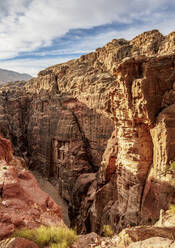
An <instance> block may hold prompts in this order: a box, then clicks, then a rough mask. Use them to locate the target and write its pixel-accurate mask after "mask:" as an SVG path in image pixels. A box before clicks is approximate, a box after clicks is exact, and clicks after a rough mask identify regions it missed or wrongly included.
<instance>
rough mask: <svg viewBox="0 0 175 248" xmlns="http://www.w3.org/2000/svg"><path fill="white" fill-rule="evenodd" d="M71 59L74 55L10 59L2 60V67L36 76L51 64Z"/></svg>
mask: <svg viewBox="0 0 175 248" xmlns="http://www.w3.org/2000/svg"><path fill="white" fill-rule="evenodd" d="M70 59H73V57H65V58H50V59H48V58H42V59H17V60H8V61H3V62H0V68H2V69H7V70H14V71H16V72H20V73H28V74H30V75H32V76H34V77H35V76H36V75H37V74H38V72H39V71H41V70H43V69H45V68H47V67H49V66H52V65H55V64H60V63H63V62H66V61H68V60H70Z"/></svg>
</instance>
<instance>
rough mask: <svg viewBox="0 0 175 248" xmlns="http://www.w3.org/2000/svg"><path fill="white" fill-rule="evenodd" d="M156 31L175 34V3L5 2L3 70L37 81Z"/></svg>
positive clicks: (1, 12) (0, 5)
mask: <svg viewBox="0 0 175 248" xmlns="http://www.w3.org/2000/svg"><path fill="white" fill-rule="evenodd" d="M152 29H159V31H160V32H161V33H163V34H164V35H167V34H168V33H170V32H172V31H175V1H174V0H0V68H3V69H8V70H14V71H18V72H21V73H29V74H31V75H32V76H36V75H37V73H38V72H39V71H40V70H42V69H44V68H46V67H48V66H51V65H54V64H58V63H62V62H65V61H68V60H70V59H73V58H77V57H80V56H81V55H83V54H86V53H89V52H91V51H93V50H95V49H96V48H98V47H102V46H103V45H105V44H106V43H107V42H110V41H111V40H112V39H114V38H115V39H118V38H125V39H127V40H130V39H132V38H134V37H135V36H136V35H138V34H140V33H142V32H144V31H148V30H152Z"/></svg>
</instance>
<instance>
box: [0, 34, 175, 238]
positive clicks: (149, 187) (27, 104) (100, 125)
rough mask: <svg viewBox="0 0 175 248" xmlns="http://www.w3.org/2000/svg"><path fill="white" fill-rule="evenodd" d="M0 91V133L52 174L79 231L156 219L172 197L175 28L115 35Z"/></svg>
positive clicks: (30, 163)
mask: <svg viewBox="0 0 175 248" xmlns="http://www.w3.org/2000/svg"><path fill="white" fill-rule="evenodd" d="M0 91H1V95H0V102H1V108H0V127H1V134H2V135H4V136H5V137H8V138H10V139H11V140H12V142H13V145H14V149H15V152H16V154H18V155H20V156H22V157H23V158H24V159H25V160H26V161H28V166H29V167H30V168H37V169H38V170H39V171H41V172H42V173H45V174H48V175H49V176H50V177H53V176H54V177H55V178H57V180H58V181H59V185H60V187H59V188H60V189H59V190H60V194H61V195H62V197H63V198H64V199H65V200H66V201H67V202H68V204H69V214H70V217H71V221H72V225H73V226H77V229H78V231H79V232H89V231H96V232H99V233H101V232H102V228H103V225H104V224H110V225H111V226H112V227H113V229H114V230H115V231H117V232H119V231H120V230H121V229H122V228H123V227H125V226H127V225H138V224H140V223H143V224H145V223H153V222H155V221H156V220H157V218H158V217H159V212H160V209H167V208H168V206H169V203H174V194H175V187H174V171H173V169H172V168H171V163H172V162H173V161H175V142H174V129H175V120H174V116H175V115H174V114H175V113H174V111H175V107H174V106H175V105H174V104H175V33H171V34H169V35H168V36H163V35H162V34H161V33H159V31H157V30H153V31H150V32H145V33H143V34H141V35H139V36H137V37H136V38H134V39H133V40H132V41H126V40H124V39H119V40H116V39H115V40H113V41H112V42H110V43H108V44H107V45H105V46H104V47H103V48H98V49H97V50H96V51H95V52H92V53H90V54H88V55H83V56H81V57H80V58H79V59H76V60H71V61H69V62H67V63H64V64H60V65H55V66H52V67H49V68H47V69H46V70H43V71H41V72H39V74H38V77H37V78H35V79H32V80H31V81H29V82H27V83H23V84H21V86H20V87H19V85H15V84H13V85H11V86H8V85H7V86H4V87H1V88H0Z"/></svg>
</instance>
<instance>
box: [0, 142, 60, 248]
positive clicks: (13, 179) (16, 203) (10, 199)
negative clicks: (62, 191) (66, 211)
mask: <svg viewBox="0 0 175 248" xmlns="http://www.w3.org/2000/svg"><path fill="white" fill-rule="evenodd" d="M4 148H5V149H4ZM0 151H1V160H0V240H1V239H3V238H5V237H6V236H9V235H10V234H12V233H13V232H14V230H15V229H16V228H22V227H27V228H35V227H38V226H40V225H47V226H52V225H64V223H63V220H62V214H61V209H60V207H59V206H58V205H56V203H55V202H54V201H53V200H52V198H51V197H50V196H49V195H48V194H46V193H44V192H43V191H42V190H41V189H40V188H39V186H38V183H37V181H36V179H35V177H34V176H33V175H32V173H31V172H29V171H28V170H26V169H25V168H24V165H25V162H24V161H23V160H22V159H20V158H16V157H14V156H13V151H12V148H11V144H10V142H9V141H8V140H6V139H4V138H1V137H0ZM32 247H34V246H32Z"/></svg>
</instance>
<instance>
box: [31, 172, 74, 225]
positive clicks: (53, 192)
mask: <svg viewBox="0 0 175 248" xmlns="http://www.w3.org/2000/svg"><path fill="white" fill-rule="evenodd" d="M32 173H33V174H34V175H35V177H36V179H37V181H38V183H39V185H40V188H41V189H42V190H43V191H45V192H46V193H47V194H49V195H50V196H51V197H52V199H53V200H54V201H55V202H56V203H57V204H58V205H59V206H60V207H61V208H62V214H63V220H64V223H65V224H66V225H67V226H70V221H69V217H68V207H67V204H66V202H65V201H64V200H63V199H62V198H61V197H60V195H59V190H58V187H59V186H58V184H57V185H55V186H53V185H52V184H51V183H50V182H49V181H48V180H47V179H46V178H43V177H42V176H41V175H40V174H39V173H38V172H37V171H32Z"/></svg>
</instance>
